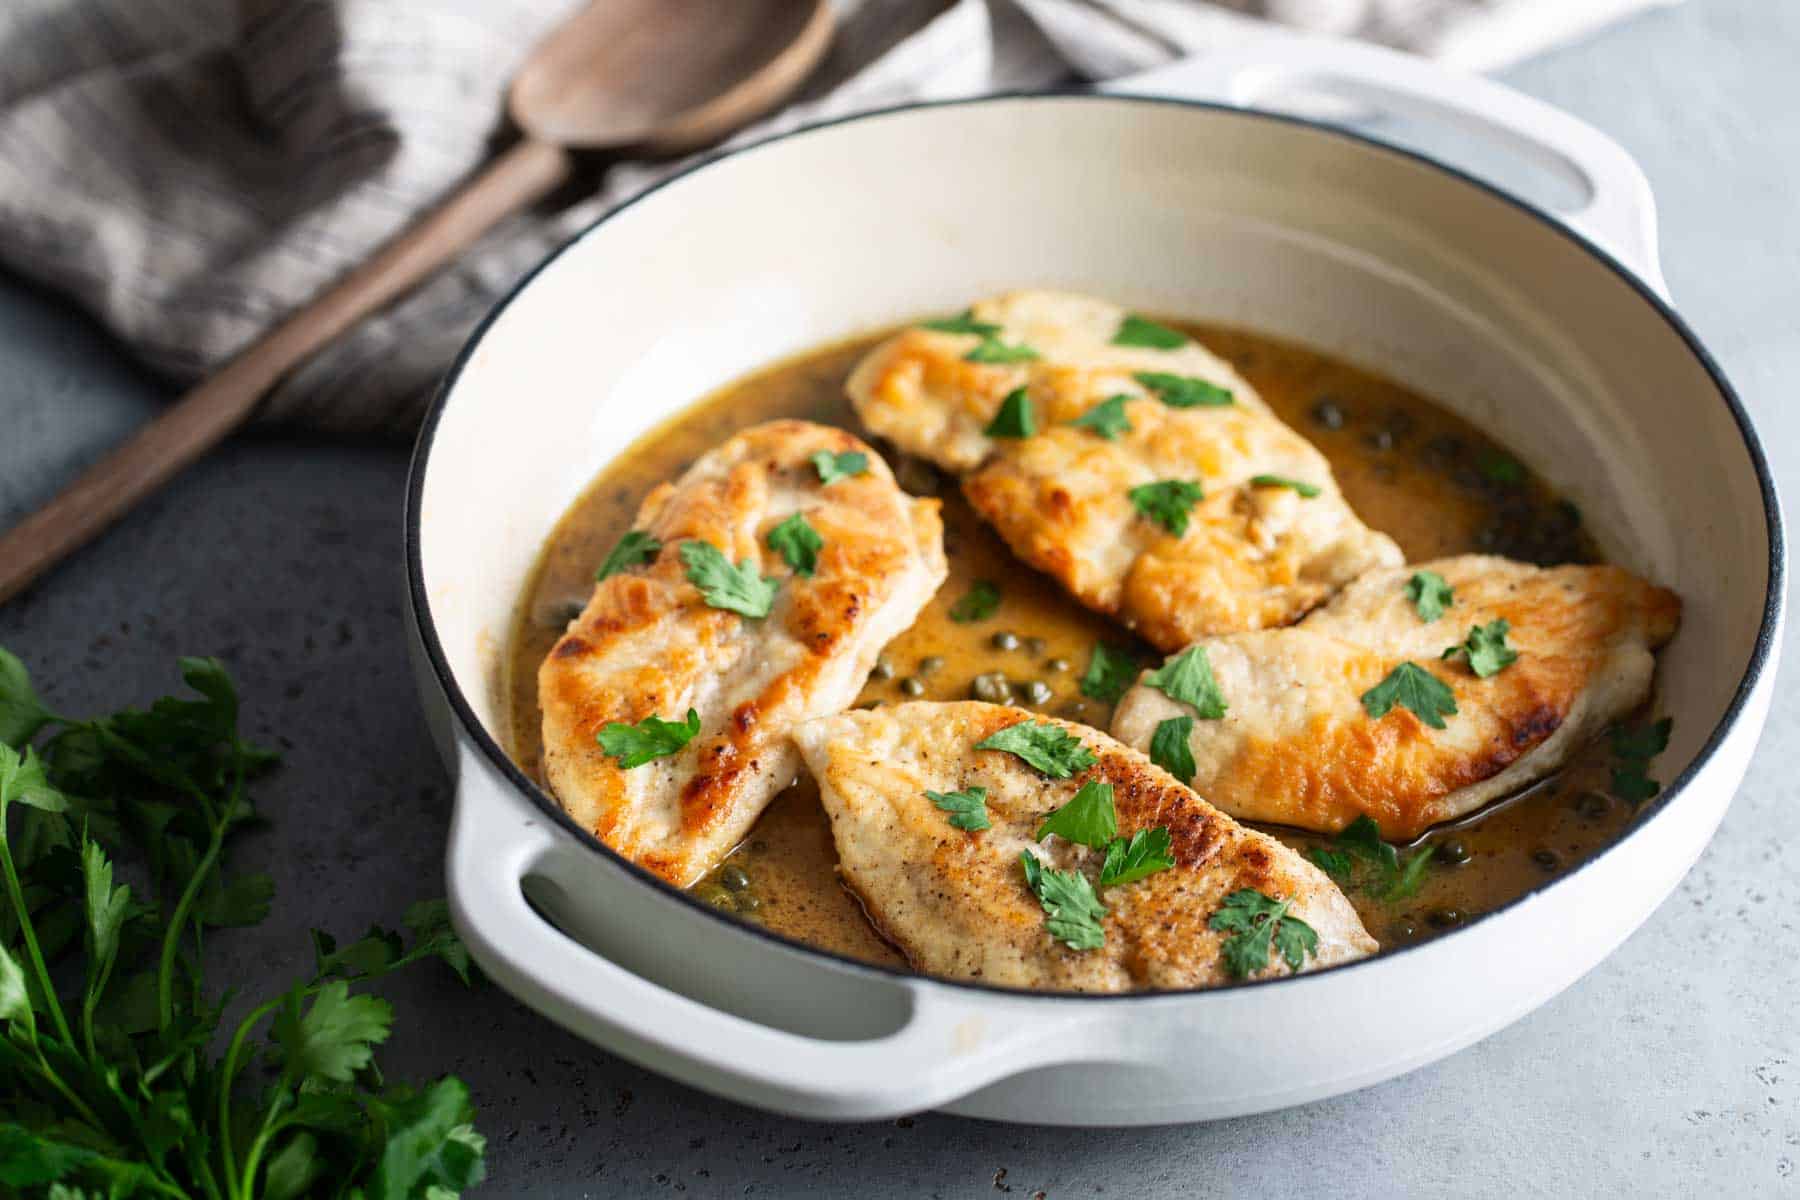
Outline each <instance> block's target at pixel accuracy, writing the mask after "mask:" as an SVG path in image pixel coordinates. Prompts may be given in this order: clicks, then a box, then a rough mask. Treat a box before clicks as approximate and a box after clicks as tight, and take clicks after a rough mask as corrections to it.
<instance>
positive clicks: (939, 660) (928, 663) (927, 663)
mask: <svg viewBox="0 0 1800 1200" xmlns="http://www.w3.org/2000/svg"><path fill="white" fill-rule="evenodd" d="M914 669H915V670H916V671H917V672H918V673H919V674H921V675H930V674H931V673H933V672H934V671H941V670H943V669H944V659H943V656H942V655H938V654H927V655H926V656H925V657H924V658H921V659H920V660H919V665H918V666H917V667H916V668H914Z"/></svg>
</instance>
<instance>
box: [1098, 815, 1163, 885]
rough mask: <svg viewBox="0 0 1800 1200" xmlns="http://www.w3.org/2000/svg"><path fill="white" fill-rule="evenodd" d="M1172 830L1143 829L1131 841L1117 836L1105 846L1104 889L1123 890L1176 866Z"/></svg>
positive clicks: (1101, 881)
mask: <svg viewBox="0 0 1800 1200" xmlns="http://www.w3.org/2000/svg"><path fill="white" fill-rule="evenodd" d="M1169 847H1170V841H1169V830H1168V828H1167V827H1166V826H1162V825H1157V826H1155V827H1153V828H1151V829H1140V830H1138V831H1137V832H1136V833H1134V834H1132V835H1131V838H1130V839H1129V840H1127V839H1125V838H1122V837H1116V838H1114V839H1113V840H1112V841H1111V842H1109V843H1107V846H1106V863H1105V865H1103V866H1102V867H1101V868H1100V886H1101V887H1123V886H1124V885H1125V884H1128V883H1136V882H1137V881H1138V880H1140V879H1143V878H1145V877H1147V876H1150V875H1154V874H1156V873H1157V872H1158V871H1167V870H1169V869H1170V868H1172V867H1173V866H1174V865H1175V856H1174V855H1173V854H1171V853H1170V850H1169Z"/></svg>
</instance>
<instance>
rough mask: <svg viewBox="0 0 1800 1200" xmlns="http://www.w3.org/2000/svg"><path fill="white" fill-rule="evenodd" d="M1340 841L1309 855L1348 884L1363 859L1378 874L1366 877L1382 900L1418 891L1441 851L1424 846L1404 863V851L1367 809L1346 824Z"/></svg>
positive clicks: (1346, 885)
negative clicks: (1385, 838) (1387, 837)
mask: <svg viewBox="0 0 1800 1200" xmlns="http://www.w3.org/2000/svg"><path fill="white" fill-rule="evenodd" d="M1336 843H1337V845H1336V848H1335V849H1326V848H1324V847H1322V846H1315V847H1314V848H1313V849H1312V850H1311V851H1309V857H1310V858H1311V859H1312V860H1313V862H1314V863H1316V864H1318V866H1319V867H1320V868H1321V869H1322V870H1324V872H1325V873H1326V874H1328V875H1331V876H1333V877H1334V878H1336V879H1337V880H1338V881H1339V882H1340V883H1341V884H1343V885H1344V886H1345V887H1348V886H1349V885H1350V877H1351V874H1352V873H1353V867H1354V864H1355V860H1356V859H1359V858H1360V859H1362V860H1363V861H1364V862H1367V863H1368V864H1369V865H1370V866H1371V867H1372V868H1374V871H1375V876H1376V877H1375V880H1374V881H1373V882H1368V881H1365V886H1366V887H1367V889H1368V891H1369V892H1370V893H1371V894H1373V895H1374V896H1376V897H1377V898H1378V899H1381V900H1404V899H1406V898H1407V897H1409V896H1411V895H1413V894H1414V893H1415V892H1417V891H1418V890H1419V886H1420V884H1422V883H1423V882H1424V881H1425V869H1426V868H1427V867H1428V866H1430V865H1431V860H1432V857H1433V856H1434V855H1435V854H1436V853H1437V847H1436V846H1435V845H1426V846H1422V847H1420V848H1419V849H1418V850H1416V851H1414V852H1413V854H1412V855H1410V856H1409V857H1408V858H1407V859H1406V862H1405V864H1404V865H1402V863H1401V861H1400V852H1399V851H1398V850H1397V849H1395V848H1394V847H1393V846H1391V845H1389V844H1388V843H1387V842H1385V841H1383V840H1382V837H1381V826H1379V825H1377V824H1376V823H1375V820H1374V818H1372V817H1370V816H1369V815H1368V814H1367V813H1364V814H1363V815H1362V816H1359V817H1357V818H1356V820H1354V821H1352V822H1350V824H1348V825H1346V826H1344V828H1343V830H1342V831H1341V832H1339V834H1338V835H1337V839H1336Z"/></svg>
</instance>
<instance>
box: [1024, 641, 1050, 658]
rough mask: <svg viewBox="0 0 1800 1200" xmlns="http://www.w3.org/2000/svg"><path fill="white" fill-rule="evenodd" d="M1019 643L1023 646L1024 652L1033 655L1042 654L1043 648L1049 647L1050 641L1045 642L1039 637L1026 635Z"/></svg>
mask: <svg viewBox="0 0 1800 1200" xmlns="http://www.w3.org/2000/svg"><path fill="white" fill-rule="evenodd" d="M1019 645H1021V646H1023V647H1025V653H1027V654H1033V655H1036V654H1042V653H1043V652H1044V651H1045V650H1048V649H1049V648H1050V643H1048V642H1046V641H1045V640H1044V639H1043V638H1041V637H1028V638H1026V639H1025V640H1024V641H1022V642H1020V643H1019Z"/></svg>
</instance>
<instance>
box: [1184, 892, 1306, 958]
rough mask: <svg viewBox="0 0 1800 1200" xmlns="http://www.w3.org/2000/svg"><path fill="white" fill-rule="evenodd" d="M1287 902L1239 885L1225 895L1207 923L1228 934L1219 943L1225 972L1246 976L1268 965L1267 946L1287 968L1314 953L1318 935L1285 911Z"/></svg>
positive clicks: (1303, 922)
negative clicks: (1229, 893)
mask: <svg viewBox="0 0 1800 1200" xmlns="http://www.w3.org/2000/svg"><path fill="white" fill-rule="evenodd" d="M1290 903H1291V902H1290V901H1287V900H1276V899H1274V898H1273V897H1270V896H1265V895H1263V894H1262V893H1261V892H1259V891H1257V890H1256V889H1255V888H1239V889H1238V890H1237V891H1235V892H1233V893H1231V895H1229V896H1227V897H1225V902H1224V903H1223V904H1221V905H1219V911H1218V912H1216V913H1214V914H1213V915H1212V920H1210V921H1208V922H1207V926H1208V927H1209V928H1211V929H1214V930H1217V931H1218V932H1220V933H1228V934H1230V935H1231V936H1230V937H1228V938H1226V939H1225V941H1224V943H1223V944H1222V945H1221V946H1220V952H1221V954H1220V957H1221V959H1222V960H1223V962H1224V964H1225V972H1226V974H1228V975H1230V976H1231V977H1232V978H1233V979H1248V978H1249V977H1250V976H1252V975H1254V974H1256V972H1258V971H1260V970H1262V969H1263V968H1264V967H1266V966H1268V965H1269V950H1270V948H1271V947H1273V949H1274V950H1275V952H1276V953H1278V954H1279V955H1280V956H1281V960H1282V961H1283V962H1285V963H1287V965H1288V969H1289V970H1291V971H1298V970H1299V969H1300V968H1301V967H1303V966H1305V965H1306V956H1307V955H1309V954H1317V953H1318V950H1319V935H1318V934H1317V933H1314V932H1313V927H1312V926H1311V925H1308V924H1307V923H1306V922H1305V921H1302V920H1301V919H1300V918H1299V917H1290V916H1288V915H1287V914H1288V906H1289V904H1290Z"/></svg>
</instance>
